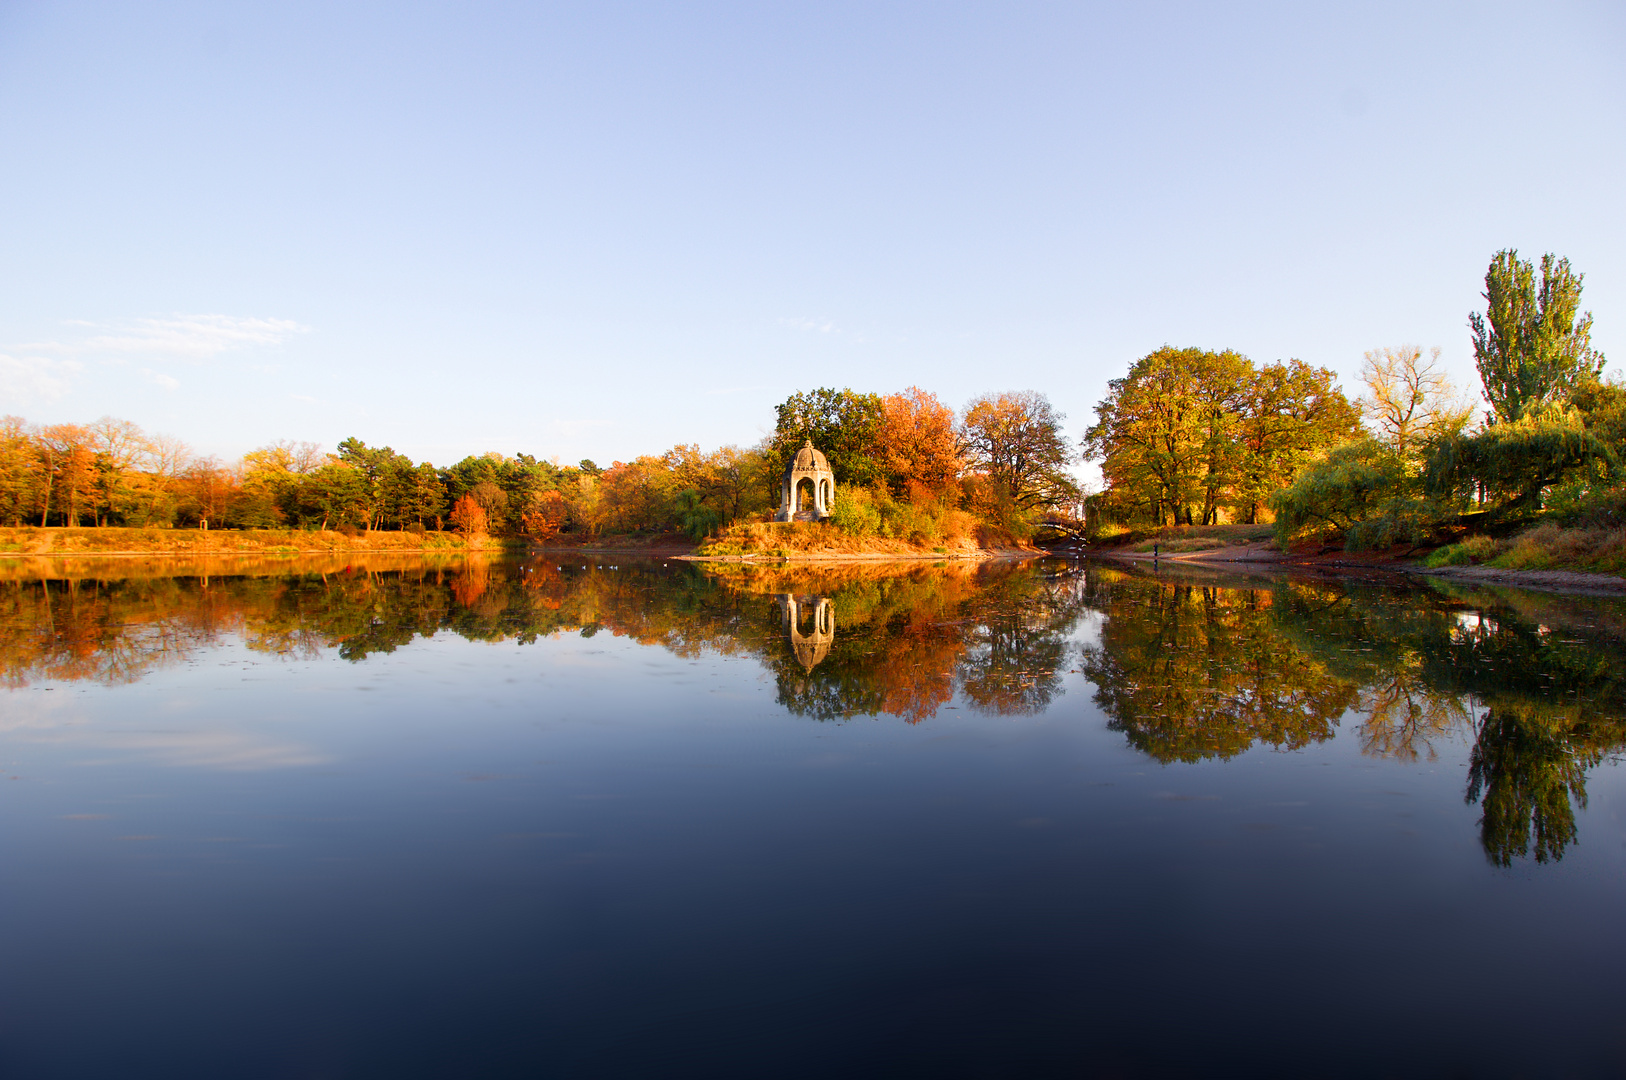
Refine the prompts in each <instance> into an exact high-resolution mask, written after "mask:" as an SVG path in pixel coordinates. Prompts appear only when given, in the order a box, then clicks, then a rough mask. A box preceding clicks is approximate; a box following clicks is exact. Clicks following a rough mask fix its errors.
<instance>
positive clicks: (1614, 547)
mask: <svg viewBox="0 0 1626 1080" xmlns="http://www.w3.org/2000/svg"><path fill="white" fill-rule="evenodd" d="M1489 565H1491V566H1495V567H1499V568H1501V569H1504V570H1585V571H1590V572H1592V573H1599V574H1620V573H1623V572H1626V529H1619V528H1616V529H1565V528H1560V527H1559V526H1557V525H1537V526H1536V527H1535V528H1533V529H1531V530H1529V531H1528V532H1523V533H1520V534H1519V535H1518V536H1515V537H1514V538H1513V539H1512V540H1511V541H1510V542H1508V543H1507V544H1506V545H1505V550H1504V551H1502V552H1501V553H1500V554H1499V555H1497V556H1496V557H1495V558H1493V559H1491V560H1489Z"/></svg>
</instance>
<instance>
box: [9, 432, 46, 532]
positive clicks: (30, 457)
mask: <svg viewBox="0 0 1626 1080" xmlns="http://www.w3.org/2000/svg"><path fill="white" fill-rule="evenodd" d="M44 494H45V474H44V468H43V465H42V463H41V461H40V453H39V447H38V446H37V445H36V443H35V441H34V435H33V432H32V431H31V430H30V428H29V426H28V421H26V420H24V419H23V418H22V417H20V416H6V417H0V520H4V521H9V522H10V523H11V524H12V525H13V526H18V525H21V524H22V523H23V521H24V519H26V518H28V517H30V516H32V515H34V514H37V513H39V512H40V503H41V502H42V500H43V499H44Z"/></svg>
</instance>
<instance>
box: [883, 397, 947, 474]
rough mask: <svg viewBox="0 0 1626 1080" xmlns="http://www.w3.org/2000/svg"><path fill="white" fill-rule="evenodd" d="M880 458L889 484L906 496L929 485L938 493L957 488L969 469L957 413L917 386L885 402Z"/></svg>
mask: <svg viewBox="0 0 1626 1080" xmlns="http://www.w3.org/2000/svg"><path fill="white" fill-rule="evenodd" d="M881 411H882V415H883V417H884V423H883V424H882V426H881V434H880V439H879V443H880V447H879V449H880V457H881V460H882V461H883V462H884V464H885V468H886V473H887V480H888V481H889V482H890V483H891V485H892V488H893V490H894V491H895V492H896V493H898V494H900V495H902V494H907V493H910V491H911V489H912V488H915V487H916V486H923V487H925V488H926V489H928V490H929V491H931V492H933V493H934V494H939V493H942V492H946V491H948V490H950V489H951V488H953V486H954V483H955V481H956V480H958V479H959V476H960V469H961V467H962V466H963V465H964V460H963V456H962V454H961V450H960V439H959V436H958V435H957V434H956V433H955V430H954V410H953V409H951V408H949V407H948V406H947V405H944V404H943V403H942V402H941V401H939V400H938V399H937V395H936V394H931V393H928V392H926V391H925V390H922V389H921V388H920V387H918V386H911V387H909V388H908V389H907V390H904V391H902V392H901V393H897V394H889V395H887V396H886V397H884V398H882V399H881Z"/></svg>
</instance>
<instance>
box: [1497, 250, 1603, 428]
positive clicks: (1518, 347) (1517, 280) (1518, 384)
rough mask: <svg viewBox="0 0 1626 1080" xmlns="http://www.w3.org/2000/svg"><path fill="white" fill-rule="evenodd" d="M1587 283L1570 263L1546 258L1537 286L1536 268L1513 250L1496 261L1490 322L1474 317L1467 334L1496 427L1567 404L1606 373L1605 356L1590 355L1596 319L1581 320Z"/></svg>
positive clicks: (1589, 316)
mask: <svg viewBox="0 0 1626 1080" xmlns="http://www.w3.org/2000/svg"><path fill="white" fill-rule="evenodd" d="M1583 276H1584V275H1582V274H1577V273H1574V272H1573V271H1572V270H1571V269H1570V261H1569V260H1568V259H1554V258H1553V256H1552V255H1551V254H1548V255H1543V256H1542V257H1541V282H1540V284H1539V285H1538V284H1537V283H1536V278H1535V268H1534V267H1532V266H1531V264H1530V263H1529V262H1528V261H1526V260H1522V259H1520V258H1519V253H1518V252H1517V251H1514V250H1513V249H1512V248H1508V249H1507V250H1505V251H1498V252H1497V253H1496V257H1495V258H1493V259H1492V260H1491V264H1490V269H1488V270H1487V271H1486V272H1485V292H1484V298H1485V303H1486V310H1485V314H1484V315H1480V314H1479V313H1478V312H1477V311H1476V312H1473V313H1471V314H1469V316H1468V327H1469V329H1470V330H1471V331H1472V333H1473V344H1474V363H1475V364H1476V365H1477V366H1478V368H1479V377H1480V380H1481V381H1482V382H1483V383H1484V387H1485V399H1486V400H1487V401H1489V402H1490V404H1491V408H1492V409H1493V410H1495V414H1496V419H1497V420H1498V421H1501V422H1503V423H1507V422H1510V421H1513V420H1517V419H1518V418H1519V417H1520V416H1522V415H1523V414H1524V412H1525V410H1526V409H1528V408H1530V407H1531V406H1533V405H1537V404H1542V403H1549V402H1558V401H1562V400H1564V399H1565V398H1567V397H1568V396H1569V392H1570V391H1571V390H1572V389H1573V388H1574V387H1575V386H1576V385H1577V384H1579V383H1580V382H1582V381H1584V380H1586V379H1588V378H1596V377H1597V376H1598V374H1599V372H1601V371H1602V370H1603V365H1604V358H1603V355H1602V354H1601V353H1598V352H1597V351H1595V350H1594V349H1593V348H1592V313H1591V312H1590V311H1589V312H1586V313H1585V314H1582V315H1579V316H1578V315H1577V313H1578V312H1579V311H1580V307H1581V280H1582V278H1583Z"/></svg>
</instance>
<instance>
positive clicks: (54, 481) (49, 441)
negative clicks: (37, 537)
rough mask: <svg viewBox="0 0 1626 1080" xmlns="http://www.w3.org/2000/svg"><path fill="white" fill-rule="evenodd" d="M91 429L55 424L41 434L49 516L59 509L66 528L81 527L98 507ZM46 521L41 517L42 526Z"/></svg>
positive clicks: (46, 509) (46, 511) (46, 508)
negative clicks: (82, 516)
mask: <svg viewBox="0 0 1626 1080" xmlns="http://www.w3.org/2000/svg"><path fill="white" fill-rule="evenodd" d="M90 440H91V433H90V429H89V428H86V427H81V426H80V425H78V424H52V425H51V426H50V427H47V428H44V429H43V430H41V432H40V436H39V444H40V447H41V449H42V451H43V454H42V456H43V459H44V462H45V467H46V500H45V502H46V507H45V513H49V510H50V509H51V508H55V510H56V511H57V513H58V514H59V515H60V520H61V522H62V524H63V525H78V524H79V523H80V516H81V515H82V514H83V513H85V512H87V511H92V510H94V508H95V505H96V491H97V479H98V477H97V473H96V452H95V451H94V450H93V449H92V448H91V445H90ZM45 523H46V519H45V516H44V514H42V516H41V521H40V524H41V525H44V524H45Z"/></svg>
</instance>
